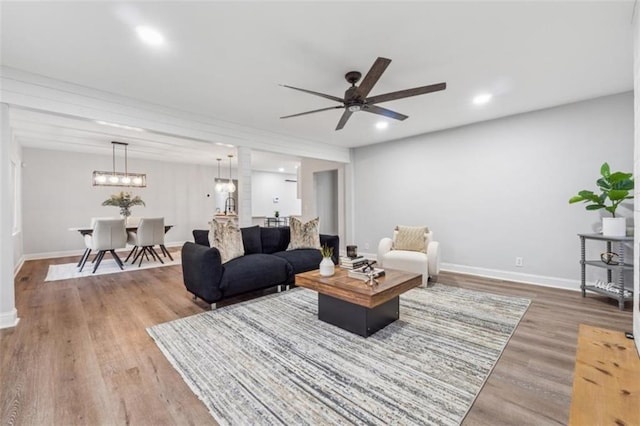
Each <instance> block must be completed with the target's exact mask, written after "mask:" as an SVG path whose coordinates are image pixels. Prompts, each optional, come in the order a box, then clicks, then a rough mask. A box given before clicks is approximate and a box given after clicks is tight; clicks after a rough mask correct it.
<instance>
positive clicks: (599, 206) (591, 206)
mask: <svg viewBox="0 0 640 426" xmlns="http://www.w3.org/2000/svg"><path fill="white" fill-rule="evenodd" d="M603 208H605V206H603V205H602V204H589V205H588V206H587V207H586V209H587V210H600V209H603Z"/></svg>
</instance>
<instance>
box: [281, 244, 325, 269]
mask: <svg viewBox="0 0 640 426" xmlns="http://www.w3.org/2000/svg"><path fill="white" fill-rule="evenodd" d="M273 255H274V256H278V257H280V258H282V259H285V260H286V261H287V262H289V263H290V264H291V266H292V267H293V273H294V274H299V273H301V272H306V271H311V270H313V269H318V268H319V266H320V262H321V261H322V255H321V254H320V250H316V249H297V250H287V251H279V252H277V253H273Z"/></svg>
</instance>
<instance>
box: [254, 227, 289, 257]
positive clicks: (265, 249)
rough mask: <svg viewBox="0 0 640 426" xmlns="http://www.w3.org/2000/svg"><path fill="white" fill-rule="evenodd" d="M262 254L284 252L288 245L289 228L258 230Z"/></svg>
mask: <svg viewBox="0 0 640 426" xmlns="http://www.w3.org/2000/svg"><path fill="white" fill-rule="evenodd" d="M260 236H261V239H262V253H266V254H271V253H275V252H278V251H284V250H286V249H287V246H288V245H289V228H288V227H281V228H260Z"/></svg>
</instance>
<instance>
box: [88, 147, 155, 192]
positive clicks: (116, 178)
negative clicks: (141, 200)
mask: <svg viewBox="0 0 640 426" xmlns="http://www.w3.org/2000/svg"><path fill="white" fill-rule="evenodd" d="M116 145H117V146H123V147H124V173H123V172H116ZM128 145H129V144H128V143H126V142H116V141H112V142H111V150H112V154H113V170H112V171H110V172H100V171H94V172H93V186H131V187H136V188H144V187H146V186H147V175H146V174H143V173H129V164H128V155H127V154H128V152H127V146H128Z"/></svg>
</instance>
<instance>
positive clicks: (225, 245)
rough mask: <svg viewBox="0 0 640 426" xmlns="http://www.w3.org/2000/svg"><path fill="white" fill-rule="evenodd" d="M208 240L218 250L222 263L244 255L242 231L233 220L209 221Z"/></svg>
mask: <svg viewBox="0 0 640 426" xmlns="http://www.w3.org/2000/svg"><path fill="white" fill-rule="evenodd" d="M209 242H210V244H211V247H215V248H217V249H218V251H219V252H220V258H221V259H222V263H226V262H228V261H230V260H231V259H235V258H236V257H240V256H244V245H243V244H242V233H241V232H240V228H238V227H237V226H236V224H235V222H234V221H233V220H227V221H225V222H218V221H217V220H215V219H214V220H212V221H211V231H209Z"/></svg>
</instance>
